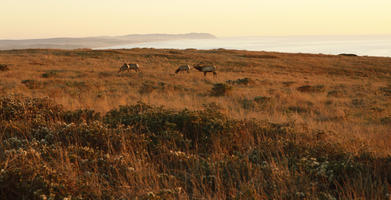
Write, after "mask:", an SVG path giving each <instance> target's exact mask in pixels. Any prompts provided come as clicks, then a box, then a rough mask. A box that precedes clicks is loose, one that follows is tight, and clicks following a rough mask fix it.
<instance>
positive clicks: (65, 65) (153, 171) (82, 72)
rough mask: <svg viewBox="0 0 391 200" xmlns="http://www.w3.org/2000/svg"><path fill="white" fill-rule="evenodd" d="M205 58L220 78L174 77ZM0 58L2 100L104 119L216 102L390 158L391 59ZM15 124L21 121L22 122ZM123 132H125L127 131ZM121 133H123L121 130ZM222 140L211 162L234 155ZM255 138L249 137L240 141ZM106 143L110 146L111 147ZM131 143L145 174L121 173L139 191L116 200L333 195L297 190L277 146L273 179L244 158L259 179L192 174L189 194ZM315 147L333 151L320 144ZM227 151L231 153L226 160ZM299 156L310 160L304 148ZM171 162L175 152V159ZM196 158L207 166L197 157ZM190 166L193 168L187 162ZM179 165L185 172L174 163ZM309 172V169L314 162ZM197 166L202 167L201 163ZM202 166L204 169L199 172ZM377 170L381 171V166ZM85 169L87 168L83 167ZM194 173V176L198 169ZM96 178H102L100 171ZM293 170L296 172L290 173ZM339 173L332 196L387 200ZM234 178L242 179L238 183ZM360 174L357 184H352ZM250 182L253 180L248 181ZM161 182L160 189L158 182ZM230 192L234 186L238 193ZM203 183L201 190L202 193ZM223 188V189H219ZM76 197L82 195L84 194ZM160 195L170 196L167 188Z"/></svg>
mask: <svg viewBox="0 0 391 200" xmlns="http://www.w3.org/2000/svg"><path fill="white" fill-rule="evenodd" d="M124 62H131V63H138V64H139V65H140V67H141V72H139V73H135V72H131V73H120V74H118V73H117V71H118V68H119V67H120V66H121V65H122V64H123V63H124ZM198 62H208V63H213V64H215V65H216V66H217V77H213V76H212V75H210V76H207V77H204V76H203V74H202V73H200V72H197V71H196V70H192V71H191V73H183V74H175V73H174V72H175V70H176V68H177V67H178V66H179V65H181V64H195V63H198ZM0 64H3V65H7V66H8V68H9V70H7V71H0V92H1V94H2V96H7V95H10V94H22V95H24V96H29V97H49V99H51V100H53V101H54V102H55V103H57V104H61V105H62V106H63V107H64V109H65V110H71V111H73V110H77V109H90V110H94V111H96V112H100V113H101V114H102V115H104V114H106V113H107V112H109V111H112V110H113V109H116V108H118V107H119V105H133V104H135V103H137V102H139V101H142V102H144V103H146V104H149V105H158V106H164V107H165V108H167V109H174V110H177V111H178V110H183V109H189V110H202V109H204V108H212V109H213V110H215V111H219V112H220V113H222V114H223V115H224V116H227V117H228V118H230V119H235V120H250V119H253V118H254V119H255V120H257V121H262V122H268V123H272V124H275V125H276V126H279V127H289V129H290V130H293V131H294V132H295V134H299V135H303V137H304V136H305V138H304V139H303V138H301V139H298V140H294V143H297V142H303V145H304V146H306V145H307V147H308V145H309V146H311V145H312V144H311V143H313V142H314V141H312V140H315V141H316V144H314V145H315V146H316V145H318V142H319V141H321V142H320V143H324V144H327V145H331V146H332V145H337V146H338V148H340V151H341V152H343V153H344V154H349V155H351V156H358V157H360V156H362V155H363V152H365V153H369V154H370V155H371V156H373V159H379V160H387V159H390V156H391V134H390V130H391V100H390V96H391V92H390V91H391V58H382V57H346V56H330V55H313V54H283V53H270V52H249V51H234V50H224V49H219V50H208V51H197V50H191V49H190V50H156V49H132V50H88V49H81V50H73V51H66V50H34V49H31V50H13V51H0ZM216 88H217V89H216ZM4 123H5V122H4ZM170 123H172V122H170ZM9 126H11V125H9ZM12 126H15V127H18V126H17V125H12ZM96 126H98V125H96ZM98 127H99V126H98ZM19 128H20V127H19ZM54 129H55V128H54ZM26 130H28V128H26ZM2 131H3V132H4V133H7V131H9V130H8V129H7V128H4V127H2ZM118 131H120V132H123V130H122V129H121V128H120V129H118ZM22 132H23V131H22ZM71 132H72V131H71ZM2 137H5V136H2ZM121 137H125V136H123V135H121ZM243 137H244V138H242V139H243V140H244V139H245V138H252V136H249V135H247V136H246V134H244V135H243ZM239 138H240V137H239ZM311 138H312V139H311ZM123 139H126V140H127V141H126V142H125V144H127V145H130V144H133V143H134V142H135V139H134V138H133V139H129V138H123ZM251 140H259V138H255V139H254V138H252V139H251ZM271 140H273V138H271ZM219 142H224V141H220V140H218V141H214V142H213V145H214V148H213V149H215V150H216V153H215V154H213V155H209V156H208V157H209V158H210V159H215V160H224V158H223V157H224V156H227V155H228V156H230V155H236V154H234V153H233V152H229V150H227V149H225V148H223V146H224V145H220V144H219ZM253 142H254V141H253ZM275 142H278V141H275ZM254 144H255V143H252V142H244V143H243V144H241V145H243V146H246V145H254ZM104 145H109V144H106V143H104V144H103V146H104ZM176 145H177V144H176ZM241 145H239V146H241ZM319 145H320V144H319ZM87 146H88V145H87ZM136 146H137V145H136ZM277 146H278V145H277ZM307 147H306V148H307ZM58 148H59V149H58V150H59V151H58V152H57V153H56V155H57V154H58V156H59V157H61V159H64V161H63V163H66V164H67V165H70V164H71V163H72V162H70V161H68V160H67V159H71V158H69V155H67V154H68V153H69V151H70V150H69V149H64V148H71V147H69V146H68V147H58ZM75 148H81V147H75ZM128 148H133V147H129V146H127V147H125V146H123V147H121V149H120V150H116V153H115V154H116V155H122V156H125V160H127V161H129V162H130V161H131V162H132V163H133V162H134V163H133V164H134V166H133V168H134V170H136V171H138V170H141V171H142V172H140V173H135V174H134V173H133V174H132V175H131V176H130V177H131V178H129V176H125V177H122V176H119V177H118V176H117V175H118V174H117V175H116V177H117V178H120V179H121V181H125V182H126V184H125V186H126V187H129V188H131V189H130V190H131V191H132V192H130V193H129V191H128V189H123V190H121V191H118V193H117V194H116V195H118V196H117V197H120V196H121V195H119V194H120V193H121V194H122V195H131V196H143V195H144V196H143V197H145V198H147V197H146V196H145V195H147V192H146V191H154V192H155V193H153V194H154V195H156V191H160V189H164V188H170V191H165V192H168V193H169V192H171V193H174V194H175V195H176V196H175V195H174V196H175V198H190V199H192V198H194V199H196V198H198V197H200V195H201V196H202V194H204V196H203V197H205V198H207V199H208V198H209V199H214V198H227V197H228V196H230V195H231V196H230V197H232V198H233V197H235V198H239V199H246V198H247V197H248V198H250V197H252V198H256V199H262V198H284V197H285V198H292V199H295V198H309V199H311V198H315V197H319V198H325V199H327V198H328V197H323V196H324V195H326V194H324V195H323V194H322V195H323V196H322V195H321V194H320V193H319V192H320V191H322V189H321V188H317V187H315V186H314V187H313V188H314V191H310V190H308V188H300V186H299V185H296V184H297V183H294V182H292V181H293V180H296V178H298V177H300V176H297V175H293V174H292V173H294V172H293V171H292V168H291V166H290V165H288V164H287V163H285V164H284V162H285V161H284V157H286V158H287V157H290V156H292V153H291V152H289V151H287V150H286V149H280V153H281V154H280V155H279V156H278V157H274V156H273V157H268V159H271V160H267V168H268V169H269V168H270V169H269V170H272V172H273V173H272V174H273V177H269V176H266V175H265V174H262V173H257V172H256V169H257V167H262V166H261V165H260V166H255V165H254V166H253V164H251V163H248V162H249V161H248V160H241V161H240V163H241V162H244V164H243V163H242V164H243V166H245V167H246V168H247V169H246V170H247V171H248V173H250V174H251V173H255V174H251V175H250V177H251V176H253V177H255V178H254V179H252V180H247V179H246V181H244V182H243V180H242V182H240V184H239V185H238V184H237V183H236V182H232V183H231V182H229V183H227V184H228V185H226V184H223V183H222V181H226V180H225V179H224V180H223V179H221V178H222V177H221V176H220V175H218V174H219V173H221V172H219V171H214V175H213V176H215V178H216V179H214V181H217V182H216V183H214V184H216V185H218V187H217V186H216V188H214V186H213V187H212V186H210V185H207V184H206V185H205V183H204V182H203V181H202V180H199V179H194V180H193V182H192V184H197V185H193V187H194V189H196V190H197V191H194V194H197V195H198V196H197V195H196V196H193V197H192V196H191V194H190V193H189V191H190V189H189V188H185V189H184V187H185V186H184V185H183V183H184V182H183V181H182V180H181V179H180V180H179V179H178V180H177V179H176V180H167V181H166V182H161V181H159V180H157V179H158V177H157V174H159V173H163V172H162V170H160V169H162V168H156V167H152V166H149V165H152V164H153V163H154V162H152V161H150V160H149V159H158V158H159V157H153V156H152V157H148V158H145V157H142V156H141V157H140V155H134V154H137V153H135V152H136V151H137V150H139V149H143V148H142V147H134V149H128ZM243 148H244V147H243ZM275 148H277V147H275ZM316 148H326V147H323V146H322V147H320V146H316ZM331 148H332V147H331ZM244 149H246V150H243V151H241V150H238V152H241V153H245V154H246V155H249V154H248V153H249V152H250V151H253V150H254V149H252V150H250V149H247V148H244ZM166 150H167V149H166ZM258 150H259V149H258ZM26 151H28V150H26ZM85 151H87V150H85ZM167 151H168V152H170V151H172V152H174V153H175V152H177V154H178V155H177V154H175V156H177V157H178V156H179V157H180V156H183V155H184V156H191V155H188V153H193V154H194V155H198V156H199V155H200V154H199V153H200V152H199V151H198V150H197V151H195V152H193V151H190V150H189V149H180V150H178V149H171V150H167ZM129 152H130V153H129ZM178 152H179V153H178ZM180 152H185V154H183V155H182V153H180ZM95 153H96V152H95ZM95 153H93V156H95V157H96V159H98V157H99V156H102V155H98V154H95ZM149 153H150V152H149ZM201 153H202V152H201ZM27 154H29V153H27ZM109 154H111V153H109ZM168 154H169V153H168ZM325 154H326V152H325ZM222 155H224V156H223V157H222ZM295 155H296V154H295ZM298 155H299V156H303V155H302V154H298ZM149 156H151V155H149ZM159 156H163V155H159ZM165 156H168V155H165ZM236 156H237V155H236ZM312 156H314V155H312ZM320 157H321V156H320ZM315 158H316V157H315ZM371 158H372V157H371ZM165 159H166V158H164V159H163V160H165ZM167 159H168V158H167ZM171 159H174V158H169V159H168V160H171ZM232 159H233V158H232ZM306 159H307V158H306ZM308 159H310V158H308ZM316 159H319V158H316ZM174 160H175V159H174ZM196 160H197V159H196ZM127 161H126V162H127ZM225 161H226V162H231V161H228V160H225ZM323 161H324V160H322V162H323ZM29 162H30V161H29ZM31 162H34V163H40V165H41V164H42V163H41V160H40V159H36V160H34V159H33V160H31ZM42 162H44V161H42ZM113 162H114V161H113ZM167 162H168V161H167ZM170 162H171V161H170ZM197 162H200V160H198V161H197ZM298 162H299V161H298ZM300 162H303V163H304V164H303V163H301V164H300V163H299V164H298V165H300V166H302V165H305V166H306V167H307V165H309V166H311V165H312V164H313V163H312V164H311V163H307V162H315V165H316V163H318V164H319V162H320V161H319V160H315V161H314V160H311V161H307V160H303V161H300ZM376 162H380V161H376ZM22 163H23V162H22ZM34 163H29V164H34ZM207 163H209V162H207ZM57 164H58V165H59V166H52V168H54V169H56V170H63V171H65V172H67V173H68V172H69V175H70V176H71V177H72V176H74V177H75V178H74V179H72V178H69V179H67V180H64V181H68V182H67V183H64V184H65V185H67V186H68V187H70V189H69V190H70V191H71V190H72V185H75V184H76V185H77V183H76V182H72V181H77V177H80V174H77V173H79V172H80V171H78V170H76V172H72V170H74V167H75V166H72V167H71V166H67V165H61V164H60V163H57ZM155 164H156V163H155ZM161 164H162V163H161ZM209 164H211V163H209ZM209 164H208V165H209ZM234 164H235V165H236V164H238V163H234ZM163 165H164V166H163V169H164V170H163V171H164V173H167V174H171V175H172V173H171V172H169V171H165V170H168V169H170V168H172V167H173V166H171V165H170V166H166V165H167V163H163ZM172 165H175V166H177V163H176V164H174V163H172ZM189 165H191V162H190V161H189ZM224 166H225V167H228V164H227V163H225V164H224ZM42 167H43V166H42ZM76 167H80V166H76ZM128 167H129V166H128ZM204 167H205V166H204ZM209 167H212V166H209ZM96 168H97V166H94V167H92V169H96ZM223 168H224V167H223ZM315 168H316V167H315ZM172 169H176V170H179V169H177V168H175V167H174V168H172ZM224 169H225V168H224ZM234 169H238V170H239V169H240V167H239V166H235V167H234ZM310 169H312V168H311V167H310ZM316 169H317V168H316ZM368 169H369V168H368ZM26 170H27V169H26ZM193 170H195V171H197V169H193ZM198 170H200V169H198ZM202 170H206V169H205V168H202ZM241 170H243V169H241ZM254 170H255V171H254ZM263 170H265V169H263ZM306 170H307V171H305V170H304V171H300V170H299V171H297V173H304V174H306V173H310V172H308V170H309V169H306ZM376 170H380V171H381V170H383V169H376ZM81 171H84V169H83V170H81ZM83 173H84V172H83ZM129 173H131V172H129ZM187 173H190V174H191V172H187ZM197 173H198V172H197ZM199 173H201V174H203V173H206V172H205V171H202V172H199ZM230 173H232V175H233V176H234V175H235V173H238V174H236V175H237V176H239V177H240V176H242V174H241V173H239V172H237V171H231V172H230ZM311 173H312V172H311ZM379 173H380V172H379ZM93 174H94V175H97V173H93ZM148 174H150V175H151V176H150V177H149V178H146V177H145V176H148ZM133 175H134V176H133ZM176 175H178V174H176ZM193 175H194V174H193ZM307 175H308V174H307ZM140 176H142V177H140ZM292 176H293V177H295V178H292ZM265 177H266V178H265ZM89 178H91V179H88V183H91V185H88V188H85V190H86V191H91V190H95V191H100V192H102V189H99V187H102V185H101V184H100V182H99V181H98V180H100V179H99V177H95V178H96V179H94V177H89ZM176 178H178V177H176ZM303 178H304V179H308V180H301V181H303V182H302V183H305V184H304V185H305V187H307V186H308V185H306V184H307V183H308V184H310V183H311V181H314V180H312V178H313V177H312V176H304V175H303ZM340 178H341V179H338V181H337V183H338V184H341V185H343V187H342V186H338V185H334V186H335V187H340V188H337V189H335V190H334V191H333V192H334V193H333V192H331V193H330V194H332V195H334V196H335V195H336V194H338V195H336V196H338V197H339V198H342V199H344V198H361V197H367V198H368V197H373V198H380V197H384V195H385V193H384V191H389V188H387V187H389V186H386V185H383V186H382V187H385V188H379V187H378V186H379V185H378V184H379V182H377V183H376V184H375V183H374V182H371V184H372V185H371V186H368V188H369V190H365V191H360V188H362V187H366V186H363V185H360V184H365V182H366V181H367V182H370V181H373V180H374V179H373V177H372V178H371V177H361V178H362V180H358V179H344V178H342V177H340ZM366 178H368V179H366ZM239 179H240V178H238V180H239ZM229 180H230V181H235V180H233V179H232V180H231V179H229ZM271 180H272V182H273V183H274V184H276V188H278V190H280V193H278V190H277V189H276V188H274V189H271V188H263V187H262V188H260V187H258V186H259V184H261V183H260V182H259V181H261V182H265V181H266V182H270V181H271ZM341 180H343V181H341ZM353 180H354V181H355V182H352V181H353ZM69 181H70V182H69ZM132 181H133V182H132ZM219 181H220V182H219ZM236 181H237V180H236ZM289 181H291V182H289ZM360 181H361V182H360ZM389 181H390V180H386V181H383V182H382V183H383V184H386V183H388V184H389V183H390V182H389ZM147 182H148V183H147ZM190 182H191V181H190ZM249 182H251V183H252V184H249ZM299 182H300V181H299ZM121 183H122V184H124V183H123V182H121ZM135 183H138V184H141V183H143V184H141V185H142V186H143V188H136V186H135V185H133V184H135ZM245 183H246V184H245ZM229 184H231V185H229ZM158 185H160V186H161V187H158ZM162 185H163V186H162ZM334 186H333V187H334ZM95 187H98V188H95ZM113 187H114V188H111V189H113V190H116V189H118V188H117V187H115V186H113ZM187 187H190V186H187ZM303 187H304V186H303ZM308 187H309V186H308ZM76 188H78V187H76ZM175 188H176V189H175ZM178 188H182V189H184V190H185V192H184V193H181V195H184V196H181V197H180V196H178V195H179V193H180V192H178V191H176V190H178ZM213 188H214V189H213ZM227 188H230V189H227ZM233 188H236V189H235V190H233ZM78 189H80V188H78ZM203 189H204V191H202V190H203ZM223 189H224V191H222V190H223ZM0 190H1V189H0ZM73 190H75V188H73ZM303 190H305V191H303ZM293 191H296V192H297V191H299V192H302V193H297V194H294V195H298V196H284V195H283V193H284V192H288V193H289V192H293ZM336 191H337V192H336ZM160 192H162V191H160ZM371 192H373V193H371ZM70 193H72V194H73V195H75V194H76V193H77V192H76V191H73V192H70ZM163 193H164V191H163ZM108 194H111V195H113V194H114V193H110V192H108ZM218 194H220V195H218ZM239 194H240V195H242V196H240V195H239ZM94 195H96V196H93V197H97V198H103V196H99V195H102V194H98V193H96V194H95V193H94ZM151 195H152V194H151ZM162 195H163V196H164V194H162ZM246 195H247V196H246ZM292 195H293V193H292ZM301 195H304V196H301ZM76 196H77V195H76ZM320 196H322V197H320ZM171 197H172V196H171ZM148 198H149V197H148ZM168 198H169V197H168ZM330 198H331V197H330ZM150 199H153V198H152V197H151V198H150Z"/></svg>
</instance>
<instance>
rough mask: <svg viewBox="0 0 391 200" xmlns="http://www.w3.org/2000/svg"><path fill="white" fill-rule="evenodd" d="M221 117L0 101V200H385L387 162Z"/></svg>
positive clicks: (139, 107)
mask: <svg viewBox="0 0 391 200" xmlns="http://www.w3.org/2000/svg"><path fill="white" fill-rule="evenodd" d="M216 110H217V109H216V108H214V107H213V106H211V107H206V108H205V109H204V110H198V111H190V110H186V109H185V110H171V109H166V108H164V107H156V106H150V105H146V104H144V103H141V102H140V103H137V104H135V105H128V106H120V107H119V108H118V109H113V110H111V111H109V112H108V113H107V114H105V115H101V114H99V113H96V112H94V111H93V110H76V111H65V110H64V109H63V108H62V107H61V106H58V105H56V104H54V103H53V102H52V101H50V100H49V99H47V98H26V97H21V96H8V97H1V98H0V133H1V138H2V140H1V141H0V146H1V148H2V151H1V152H0V168H1V171H0V196H1V197H2V198H4V199H48V198H49V197H51V198H53V199H64V198H72V199H73V198H75V199H127V198H135V199H142V198H145V199H195V198H196V197H197V198H208V197H212V198H214V199H262V198H263V197H266V198H267V199H301V198H303V197H305V198H308V199H330V198H331V199H354V197H355V196H353V195H350V194H346V192H347V190H346V188H349V189H348V191H354V192H356V193H357V194H359V196H360V197H363V198H365V199H374V198H375V199H387V198H388V197H387V194H388V193H389V191H388V188H387V187H384V186H385V185H390V183H391V175H390V173H389V172H390V171H391V157H389V156H388V157H384V158H380V157H375V156H373V155H372V154H371V153H369V152H366V151H360V152H358V153H357V154H350V153H347V152H344V150H343V148H341V147H340V146H339V145H338V144H333V143H329V142H328V141H327V140H326V141H321V142H319V141H318V139H319V137H317V135H319V134H317V135H307V134H301V133H297V132H295V131H294V128H293V127H291V126H294V125H289V124H288V125H285V124H272V123H267V122H262V123H261V122H257V121H254V120H234V119H231V118H229V117H227V116H225V115H223V114H221V113H220V112H218V111H216ZM216 157H217V159H216ZM254 180H256V182H255V183H254ZM287 184H289V188H290V189H287ZM281 191H284V192H283V193H281ZM298 191H299V193H298ZM374 191H376V192H374ZM152 197H153V198H152ZM326 197H327V198H326Z"/></svg>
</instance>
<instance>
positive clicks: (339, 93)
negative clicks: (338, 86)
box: [327, 90, 346, 97]
mask: <svg viewBox="0 0 391 200" xmlns="http://www.w3.org/2000/svg"><path fill="white" fill-rule="evenodd" d="M345 95H346V91H343V90H331V91H329V92H328V93H327V97H344V96H345Z"/></svg>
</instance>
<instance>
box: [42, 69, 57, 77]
mask: <svg viewBox="0 0 391 200" xmlns="http://www.w3.org/2000/svg"><path fill="white" fill-rule="evenodd" d="M41 76H42V78H53V77H57V76H58V71H56V70H51V71H47V72H45V73H43V74H42V75H41Z"/></svg>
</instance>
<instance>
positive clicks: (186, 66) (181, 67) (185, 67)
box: [175, 65, 191, 74]
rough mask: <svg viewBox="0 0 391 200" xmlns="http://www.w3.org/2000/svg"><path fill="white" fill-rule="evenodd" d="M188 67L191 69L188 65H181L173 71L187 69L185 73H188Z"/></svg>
mask: <svg viewBox="0 0 391 200" xmlns="http://www.w3.org/2000/svg"><path fill="white" fill-rule="evenodd" d="M190 69H191V67H190V65H181V66H179V67H178V69H177V70H176V71H175V74H177V73H178V72H180V71H187V73H189V72H190Z"/></svg>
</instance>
